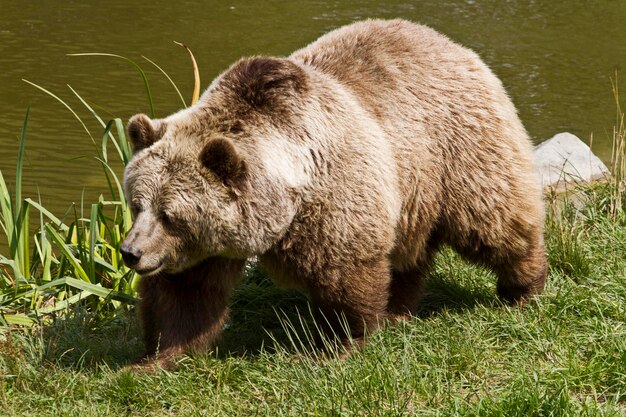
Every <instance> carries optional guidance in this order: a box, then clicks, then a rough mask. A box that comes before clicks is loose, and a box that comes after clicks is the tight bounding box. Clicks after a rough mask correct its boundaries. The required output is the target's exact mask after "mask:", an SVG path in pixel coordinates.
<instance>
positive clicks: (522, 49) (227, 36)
mask: <svg viewBox="0 0 626 417" xmlns="http://www.w3.org/2000/svg"><path fill="white" fill-rule="evenodd" d="M0 10H1V11H0V13H1V15H2V19H0V169H1V170H2V173H3V175H4V176H5V178H7V180H8V182H9V183H10V186H12V184H13V181H14V166H15V159H16V154H17V143H18V137H19V134H20V129H21V124H22V121H23V117H24V113H25V111H26V108H27V107H28V106H29V105H30V106H31V118H30V122H29V129H28V139H27V144H26V161H25V175H24V185H25V189H26V191H25V193H26V194H27V195H28V196H31V197H36V196H37V193H38V192H39V193H40V195H41V199H42V201H43V203H44V205H45V206H47V207H49V208H51V209H52V210H53V211H54V212H55V213H57V214H60V213H62V212H63V211H64V210H65V209H66V208H67V207H68V206H69V205H70V204H71V202H77V203H80V200H81V195H82V194H83V193H84V194H85V202H86V203H90V202H92V201H93V200H94V199H95V198H97V196H98V195H99V194H100V193H102V192H104V191H105V190H106V185H105V182H104V179H103V175H102V169H101V168H100V165H99V164H98V162H97V161H95V160H94V159H93V155H94V151H93V149H94V148H93V146H94V145H93V144H92V142H91V140H90V139H89V137H88V136H87V135H86V133H85V132H84V131H83V130H82V127H81V126H80V124H79V123H78V122H77V121H76V120H75V119H74V118H73V116H72V115H71V113H69V111H68V110H67V109H65V108H64V107H63V106H62V105H61V104H59V103H58V102H56V101H55V100H54V99H52V98H51V97H49V96H47V95H45V94H43V93H42V92H40V91H38V90H36V89H35V88H34V87H32V86H30V85H28V84H26V83H25V82H23V81H22V79H27V80H30V81H32V82H35V83H37V84H40V85H42V86H43V87H45V88H47V89H49V90H51V91H52V92H54V93H55V94H57V95H59V96H60V97H61V98H63V99H64V100H67V102H68V104H70V105H71V106H72V107H73V108H74V109H76V110H77V112H78V113H79V115H80V116H81V117H83V118H84V120H85V121H86V122H88V126H89V127H90V129H91V130H92V132H93V134H94V137H95V138H96V140H97V141H99V138H100V137H101V132H102V129H101V128H100V127H99V125H98V124H97V122H96V121H95V120H94V119H93V118H91V116H90V115H89V113H88V112H87V111H86V110H85V109H84V107H82V105H81V104H80V102H79V101H78V99H77V98H76V97H75V96H73V94H72V92H71V91H70V90H69V88H68V87H67V84H70V85H71V86H72V87H73V88H74V89H76V91H78V92H79V93H80V94H81V95H82V96H83V97H84V98H85V99H86V100H88V101H89V103H90V104H92V105H93V106H94V107H95V108H96V110H97V111H98V112H99V113H100V114H101V115H102V116H103V118H105V119H109V118H111V117H112V116H117V117H121V118H123V119H124V121H126V119H127V118H128V117H129V116H130V115H132V114H134V113H138V112H146V113H148V112H149V107H148V104H147V100H146V96H145V93H144V89H143V84H142V81H141V79H140V78H139V76H138V74H137V72H136V71H135V69H134V68H133V67H132V66H130V65H129V64H128V63H126V62H123V61H121V60H115V59H113V58H105V57H69V56H67V54H72V53H81V52H107V53H116V54H121V55H124V56H127V57H129V58H131V59H134V60H137V62H139V63H141V64H142V66H144V68H145V69H146V72H147V74H148V77H149V79H150V83H151V87H152V90H153V94H154V100H155V105H156V115H157V116H165V115H167V114H169V113H171V112H173V111H176V110H177V109H178V108H179V107H180V100H179V99H178V96H177V94H176V92H175V91H174V90H173V88H172V87H171V85H169V83H168V82H167V80H166V79H165V78H164V77H163V76H162V75H161V74H160V73H159V72H158V71H157V70H156V69H154V67H152V66H151V65H150V64H149V63H148V62H147V61H145V60H143V59H142V58H141V56H142V55H144V56H146V57H148V58H150V59H152V60H154V61H155V62H157V63H158V64H159V65H161V66H162V67H163V68H164V69H165V70H166V71H167V72H168V73H169V74H170V75H171V76H172V78H173V79H174V80H175V81H176V83H177V84H178V85H179V87H180V88H181V90H182V91H183V94H184V95H185V99H186V100H189V98H190V96H191V91H192V84H193V80H192V78H193V77H192V70H191V66H190V63H189V60H188V55H187V53H186V52H185V51H184V50H183V49H182V48H180V47H178V46H176V45H174V44H173V41H180V42H184V43H186V44H187V45H188V46H189V47H190V48H191V49H192V50H193V52H194V53H195V55H196V58H197V60H198V64H199V66H200V72H201V76H202V86H203V88H204V87H206V86H208V84H209V83H210V81H211V79H212V78H213V77H215V76H216V75H217V74H219V73H220V72H221V71H222V70H224V69H225V68H226V67H227V66H228V65H229V64H231V63H232V62H234V61H235V60H237V59H238V58H239V57H241V56H246V55H257V54H269V55H286V54H289V53H290V52H292V51H293V50H295V49H297V48H299V47H302V46H304V45H306V44H307V43H309V42H311V41H313V40H314V39H316V38H317V37H318V36H320V35H321V34H323V33H325V32H327V31H329V30H331V29H333V28H336V27H338V26H341V25H344V24H347V23H350V22H352V21H355V20H360V19H364V18H368V17H379V18H395V17H402V18H405V19H410V20H412V21H415V22H420V23H424V24H427V25H430V26H432V27H433V28H435V29H437V30H439V31H441V32H443V33H445V34H447V35H448V36H450V37H451V38H452V39H454V40H455V41H457V42H459V43H461V44H463V45H466V46H468V47H470V48H472V49H474V50H475V51H476V52H478V53H479V54H480V56H481V57H482V58H483V59H484V60H485V61H486V62H487V63H488V64H489V65H490V66H491V68H492V69H493V70H494V71H495V73H496V74H497V75H498V76H499V77H500V78H501V79H502V81H503V82H504V84H505V86H506V88H507V90H508V91H509V93H510V95H511V97H512V98H513V101H514V102H515V104H516V105H517V108H518V109H519V113H520V115H521V118H522V120H523V121H524V124H525V125H526V127H527V129H528V131H529V132H530V135H531V136H532V138H533V140H534V141H535V142H540V141H542V140H544V139H547V138H549V137H551V136H552V135H554V134H555V133H557V132H561V131H569V132H572V133H574V134H576V135H578V136H579V137H580V138H581V139H583V140H585V141H589V139H590V137H591V135H592V134H593V147H594V150H595V152H596V153H597V154H598V155H599V156H600V157H601V158H602V159H604V160H605V161H607V160H608V159H610V134H611V129H612V127H613V124H614V121H615V104H614V99H613V95H612V89H611V77H614V76H615V72H616V70H619V69H620V68H623V67H624V64H626V30H624V29H625V22H626V2H625V1H618V0H615V1H612V0H567V1H564V0H562V1H550V0H544V1H538V0H519V1H518V0H507V1H504V0H485V1H481V0H465V1H441V0H425V1H420V2H400V1H292V2H278V1H243V0H241V1H204V2H191V1H179V2H169V1H163V0H152V1H149V2H146V1H141V2H139V1H134V0H130V1H129V0H124V1H121V0H110V1H107V2H103V1H90V2H84V1H62V2H60V1H51V0H39V1H17V0H1V6H0ZM622 78H623V79H626V74H622ZM619 84H620V85H621V86H622V87H623V89H625V91H626V83H624V82H621V81H620V82H619ZM116 169H117V170H119V171H120V172H121V167H119V166H118V167H116Z"/></svg>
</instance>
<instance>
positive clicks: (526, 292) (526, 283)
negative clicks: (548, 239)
mask: <svg viewBox="0 0 626 417" xmlns="http://www.w3.org/2000/svg"><path fill="white" fill-rule="evenodd" d="M493 269H494V271H495V272H496V274H497V275H498V284H497V287H496V289H497V292H498V295H499V296H500V298H501V299H502V300H504V301H506V302H508V303H509V304H520V303H522V302H523V301H524V300H525V299H527V298H528V297H531V296H533V295H536V294H539V293H541V292H542V291H543V288H544V286H545V282H546V276H547V273H548V263H547V261H546V255H545V250H544V246H543V239H538V241H537V242H536V243H533V244H532V245H531V246H530V249H529V250H528V251H527V252H526V253H525V254H523V255H521V256H520V255H512V256H509V257H504V258H503V260H502V261H500V262H498V263H497V264H496V265H494V268H493Z"/></svg>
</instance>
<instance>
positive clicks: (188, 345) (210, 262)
mask: <svg viewBox="0 0 626 417" xmlns="http://www.w3.org/2000/svg"><path fill="white" fill-rule="evenodd" d="M243 264H244V261H239V260H230V259H221V258H209V259H207V260H205V261H203V262H202V263H200V264H199V265H196V266H194V267H192V268H190V269H189V270H187V271H184V272H181V273H178V274H160V275H158V276H154V277H146V278H142V279H141V282H140V284H139V289H138V292H139V304H138V309H139V315H140V318H141V322H142V325H143V333H144V342H145V347H146V354H145V356H144V358H143V361H144V363H151V362H153V361H156V362H158V363H161V364H167V363H169V362H170V361H171V360H172V359H173V358H174V357H175V356H177V355H180V354H183V353H192V352H202V351H205V350H207V349H208V348H210V347H211V346H212V345H213V343H214V342H215V340H216V338H217V336H218V335H219V333H220V331H221V329H222V326H223V325H224V322H225V320H226V318H227V317H228V298H229V296H230V293H231V290H232V289H233V287H234V286H235V285H236V284H237V282H238V281H239V279H240V277H241V273H242V269H243Z"/></svg>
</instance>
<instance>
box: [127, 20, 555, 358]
mask: <svg viewBox="0 0 626 417" xmlns="http://www.w3.org/2000/svg"><path fill="white" fill-rule="evenodd" d="M146 125H147V126H148V128H145V126H146ZM129 131H130V132H135V133H134V134H131V139H132V140H133V142H134V143H135V146H136V152H135V155H134V157H133V159H132V161H131V162H130V164H129V165H128V167H127V169H126V173H125V187H126V194H127V196H128V199H129V200H130V201H131V204H132V207H133V210H134V212H135V217H136V224H135V226H134V228H133V231H132V232H131V233H130V235H129V236H128V238H127V241H126V243H125V245H127V246H126V247H127V248H131V249H133V250H134V252H133V253H140V254H143V255H142V256H141V259H140V260H139V261H138V262H137V263H136V264H135V265H133V266H134V267H135V268H136V269H137V270H138V271H139V272H140V273H142V274H143V275H144V278H143V279H142V284H141V291H140V295H141V304H140V311H141V314H142V318H143V323H144V331H145V333H146V346H147V349H148V354H149V355H152V354H154V353H155V346H157V345H158V346H160V347H161V350H167V351H169V352H185V351H188V350H189V349H190V348H193V349H203V348H205V347H207V346H210V345H211V343H212V342H213V341H214V339H215V337H216V336H217V334H218V333H219V327H220V326H221V325H222V323H223V320H224V317H225V311H226V306H227V297H228V294H229V290H230V288H231V287H232V285H234V282H235V281H236V276H237V275H238V273H239V270H240V268H241V262H243V260H244V259H246V258H249V257H253V256H258V258H259V260H260V262H261V264H262V265H263V266H264V267H265V268H266V269H267V271H268V272H269V275H270V276H271V277H272V278H273V279H274V280H275V281H276V282H277V283H279V284H283V286H289V287H295V288H299V289H300V290H302V291H303V292H305V293H306V294H308V295H309V297H310V299H311V300H312V302H313V303H314V304H315V306H316V308H317V310H318V311H319V312H320V314H324V316H325V317H326V318H329V317H330V318H331V321H332V317H333V316H334V317H336V316H337V313H339V314H341V315H344V316H345V317H346V318H347V320H348V323H349V326H350V331H351V335H352V336H353V337H361V336H363V335H364V334H365V333H367V332H368V331H371V330H373V329H375V328H376V327H377V326H378V325H379V323H380V322H381V320H382V319H385V318H393V317H405V316H407V315H409V314H411V313H414V312H415V309H416V306H417V303H418V300H419V297H420V295H421V292H422V288H423V279H424V277H425V276H426V275H427V274H428V270H429V267H430V265H431V262H432V259H433V256H434V255H435V254H436V252H437V250H438V249H439V248H440V247H441V246H442V245H449V246H451V247H453V248H454V249H456V250H457V251H458V252H459V253H460V254H461V255H462V256H464V257H465V258H466V259H468V260H469V261H471V262H475V263H479V264H481V265H484V266H486V267H489V268H491V269H492V270H493V271H494V272H495V273H496V274H497V276H498V285H497V290H498V294H499V295H500V296H501V297H502V298H503V299H504V300H506V301H507V302H510V303H517V302H521V301H522V300H524V299H525V298H527V297H529V296H532V295H534V294H537V293H539V292H540V291H541V290H542V289H543V286H544V282H545V278H546V268H547V265H546V258H545V254H544V246H543V223H544V209H543V203H542V195H541V190H540V186H539V183H538V181H537V179H536V178H535V175H534V173H533V172H534V171H533V167H532V152H531V144H530V141H529V139H528V135H527V133H526V131H525V129H524V127H523V126H522V124H521V122H520V120H519V118H518V116H517V113H516V110H515V108H514V107H513V104H512V103H511V101H510V99H509V98H508V96H507V94H506V92H505V91H504V88H503V87H502V84H501V83H500V81H499V80H498V79H497V78H496V77H495V76H494V75H493V73H492V72H491V71H490V70H489V69H488V68H487V66H486V65H485V64H484V63H483V62H482V61H481V60H480V58H479V57H478V56H477V55H476V54H475V53H474V52H472V51H470V50H468V49H466V48H463V47H461V46H459V45H457V44H455V43H453V42H452V41H450V40H449V39H447V38H446V37H445V36H443V35H441V34H439V33H437V32H435V31H433V30H432V29H430V28H427V27H425V26H420V25H415V24H412V23H410V22H407V21H403V20H391V21H383V20H368V21H364V22H359V23H355V24H353V25H350V26H346V27H343V28H340V29H338V30H336V31H333V32H330V33H329V34H327V35H325V36H323V37H321V38H320V39H318V40H317V41H316V42H314V43H313V44H311V45H309V46H308V47H306V48H304V49H301V50H299V51H296V52H295V53H294V54H292V55H291V56H289V57H287V58H272V57H255V58H248V59H243V60H241V61H239V62H238V63H236V64H234V65H233V66H232V67H231V68H230V69H228V70H227V71H226V72H225V73H223V74H222V75H221V76H219V77H218V78H217V79H216V80H215V81H214V82H213V83H212V85H211V86H210V87H209V88H208V90H207V91H206V92H205V93H204V95H203V96H202V97H201V99H200V100H199V101H198V103H197V104H195V105H194V106H192V107H190V108H188V109H185V110H182V111H180V112H179V113H176V114H174V115H172V116H169V117H168V118H166V119H163V120H156V121H151V120H149V119H147V118H146V117H145V116H135V118H133V119H132V120H131V122H130V124H129ZM142 132H147V133H145V134H147V135H148V137H143V136H142V134H144V133H142ZM152 132H160V133H159V134H160V137H159V138H158V139H157V140H153V139H154V138H153V137H152V136H149V135H150V134H151V133H152ZM149 143H152V144H151V145H147V146H146V144H149ZM207 262H209V263H210V265H212V266H211V267H206V263H207ZM220 262H224V263H225V264H220ZM219 265H221V266H219ZM233 265H236V267H233ZM331 324H332V323H331Z"/></svg>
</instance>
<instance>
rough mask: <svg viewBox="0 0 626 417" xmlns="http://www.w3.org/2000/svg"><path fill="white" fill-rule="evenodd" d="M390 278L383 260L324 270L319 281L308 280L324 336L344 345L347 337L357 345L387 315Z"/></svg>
mask: <svg viewBox="0 0 626 417" xmlns="http://www.w3.org/2000/svg"><path fill="white" fill-rule="evenodd" d="M390 278H391V277H390V269H389V262H388V261H387V260H386V259H382V260H377V261H372V262H368V263H365V264H361V265H358V266H350V267H345V268H342V269H336V270H332V271H325V273H324V277H323V278H322V279H313V280H312V282H313V283H314V284H313V288H311V293H312V298H313V302H314V304H315V308H316V311H317V313H318V316H317V317H316V321H317V323H318V324H319V325H320V326H321V327H322V328H323V329H324V330H325V331H326V333H327V336H329V337H330V338H334V337H338V338H339V339H340V340H341V341H342V342H343V343H344V345H345V346H347V338H348V336H351V337H352V338H353V339H354V340H355V341H357V342H359V341H360V340H361V339H362V338H363V337H364V336H365V335H367V334H368V333H371V332H372V331H374V330H376V328H377V327H378V326H379V325H380V324H381V323H382V320H383V319H385V318H386V316H387V301H388V297H389V282H390ZM344 317H345V323H342V320H344ZM346 324H347V326H348V327H349V329H348V330H349V333H350V334H349V335H348V334H346V331H345V329H344V327H345V325H346Z"/></svg>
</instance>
